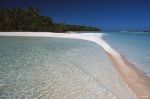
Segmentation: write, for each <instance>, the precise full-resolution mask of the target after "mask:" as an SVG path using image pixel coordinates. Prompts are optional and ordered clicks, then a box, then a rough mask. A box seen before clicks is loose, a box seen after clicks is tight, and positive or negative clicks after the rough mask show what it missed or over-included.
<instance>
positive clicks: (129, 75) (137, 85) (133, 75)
mask: <svg viewBox="0 0 150 99" xmlns="http://www.w3.org/2000/svg"><path fill="white" fill-rule="evenodd" d="M108 56H109V57H110V59H111V61H112V63H113V65H114V67H115V68H116V69H117V71H118V72H119V74H120V76H121V77H122V79H123V80H124V81H125V82H126V84H127V85H128V86H129V87H130V88H131V89H132V90H133V92H134V93H135V94H136V95H137V96H138V97H139V98H140V99H150V79H149V77H148V76H146V75H145V74H144V73H143V72H142V71H140V70H139V69H137V68H136V67H135V66H134V64H132V63H131V62H130V61H129V60H127V59H126V58H125V57H121V58H122V60H123V61H121V60H118V59H117V58H116V57H115V56H113V55H111V54H109V53H108Z"/></svg>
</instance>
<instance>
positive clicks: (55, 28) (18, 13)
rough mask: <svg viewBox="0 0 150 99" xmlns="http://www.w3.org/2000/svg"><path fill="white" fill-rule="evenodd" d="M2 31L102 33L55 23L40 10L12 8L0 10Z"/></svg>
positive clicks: (96, 29) (93, 28)
mask: <svg viewBox="0 0 150 99" xmlns="http://www.w3.org/2000/svg"><path fill="white" fill-rule="evenodd" d="M0 31H35V32H40V31H41V32H66V31H100V29H98V28H95V27H88V26H82V25H69V24H65V23H53V21H52V19H51V18H50V17H48V16H42V15H41V14H40V11H39V9H37V8H33V7H28V8H26V9H21V8H12V9H3V8H1V9H0Z"/></svg>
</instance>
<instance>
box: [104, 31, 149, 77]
mask: <svg viewBox="0 0 150 99" xmlns="http://www.w3.org/2000/svg"><path fill="white" fill-rule="evenodd" d="M103 38H104V40H105V41H106V42H107V43H109V44H110V45H111V47H112V48H114V49H115V50H117V51H118V52H119V53H120V54H122V55H123V56H125V57H127V58H128V59H129V60H130V61H131V62H132V63H134V64H135V65H136V66H137V67H138V68H139V69H141V70H142V71H144V72H145V73H146V74H147V75H149V76H150V34H146V33H142V32H140V33H136V32H135V33H130V32H111V33H105V34H104V36H103Z"/></svg>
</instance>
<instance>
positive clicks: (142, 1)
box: [0, 0, 150, 31]
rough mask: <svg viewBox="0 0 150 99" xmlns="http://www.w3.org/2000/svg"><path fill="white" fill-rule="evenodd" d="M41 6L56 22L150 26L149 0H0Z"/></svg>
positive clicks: (9, 5)
mask: <svg viewBox="0 0 150 99" xmlns="http://www.w3.org/2000/svg"><path fill="white" fill-rule="evenodd" d="M28 6H33V7H36V8H39V9H40V11H41V14H42V15H46V16H50V17H51V18H52V19H53V20H54V21H55V22H65V23H68V24H81V25H89V26H97V27H100V28H101V29H102V30H103V31H122V30H130V29H135V30H150V0H1V1H0V7H1V8H15V7H21V8H26V7H28Z"/></svg>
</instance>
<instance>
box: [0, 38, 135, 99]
mask: <svg viewBox="0 0 150 99" xmlns="http://www.w3.org/2000/svg"><path fill="white" fill-rule="evenodd" d="M74 98H75V99H116V98H119V99H136V96H135V95H134V94H133V93H132V92H131V90H130V89H128V88H127V86H126V85H125V83H124V82H123V81H122V80H121V78H120V76H119V75H118V72H117V71H116V70H115V69H114V67H113V66H112V63H111V62H110V60H109V59H108V57H107V55H106V53H105V51H104V50H103V49H102V48H101V47H100V46H99V45H97V44H96V43H93V42H90V41H84V40H73V39H62V38H42V37H0V99H74Z"/></svg>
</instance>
